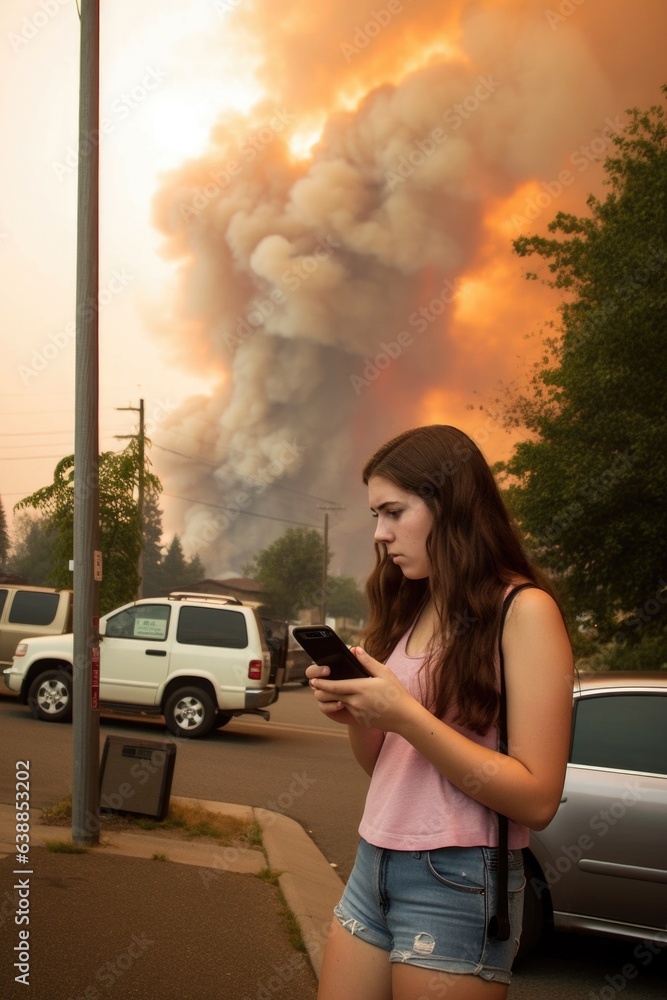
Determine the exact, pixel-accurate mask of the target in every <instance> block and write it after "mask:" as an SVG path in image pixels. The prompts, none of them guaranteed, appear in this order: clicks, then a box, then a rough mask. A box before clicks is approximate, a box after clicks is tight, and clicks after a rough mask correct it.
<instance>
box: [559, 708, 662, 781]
mask: <svg viewBox="0 0 667 1000" xmlns="http://www.w3.org/2000/svg"><path fill="white" fill-rule="evenodd" d="M665 733H667V694H665V695H660V694H652V693H650V692H645V693H637V694H608V695H595V696H590V697H586V698H579V699H578V702H577V706H576V711H575V717H574V734H573V739H572V754H571V757H570V760H571V762H572V763H573V764H587V765H589V766H591V767H613V768H617V769H619V770H623V771H649V772H651V773H653V774H656V773H657V774H667V739H665Z"/></svg>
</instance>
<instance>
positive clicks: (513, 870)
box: [334, 840, 525, 983]
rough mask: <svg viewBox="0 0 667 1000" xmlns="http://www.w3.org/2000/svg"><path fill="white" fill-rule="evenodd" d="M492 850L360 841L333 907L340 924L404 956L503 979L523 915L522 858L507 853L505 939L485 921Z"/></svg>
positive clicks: (492, 898) (492, 890) (491, 902)
mask: <svg viewBox="0 0 667 1000" xmlns="http://www.w3.org/2000/svg"><path fill="white" fill-rule="evenodd" d="M497 857H498V852H497V849H496V848H492V847H442V848H439V849H438V850H435V851H392V850H387V849H385V848H381V847H373V846H372V845H371V844H368V843H366V841H365V840H362V841H361V842H360V844H359V848H358V850H357V857H356V861H355V863H354V868H353V870H352V874H351V875H350V878H349V881H348V883H347V886H346V887H345V892H344V893H343V897H342V899H341V901H340V903H339V904H338V905H337V906H336V908H335V910H334V913H335V915H336V917H337V918H338V920H339V922H340V923H341V924H342V926H343V927H344V928H346V930H348V931H350V933H352V934H355V935H357V936H358V937H360V938H361V939H362V940H363V941H366V942H368V944H372V945H375V946H376V947H377V948H382V949H383V950H384V951H388V952H389V961H390V962H407V963H408V964H410V965H418V966H421V967H422V968H427V969H434V970H436V971H438V972H451V973H455V974H459V975H473V976H480V977H481V978H482V979H487V980H491V981H494V982H500V983H509V982H510V979H511V976H512V974H511V967H512V962H513V961H514V958H515V956H516V952H517V949H518V947H519V936H520V933H521V919H522V915H523V888H524V885H525V878H524V874H523V857H522V854H521V851H510V852H509V855H508V858H509V861H508V864H509V877H508V884H509V915H510V924H511V933H510V937H509V940H508V941H496V940H495V939H494V938H492V937H490V936H489V934H488V924H489V920H490V918H491V916H492V915H493V914H494V913H495V906H496V874H497Z"/></svg>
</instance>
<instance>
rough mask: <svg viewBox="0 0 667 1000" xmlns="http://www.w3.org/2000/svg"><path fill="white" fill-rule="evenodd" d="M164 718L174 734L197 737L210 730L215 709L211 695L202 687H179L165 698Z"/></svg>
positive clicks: (190, 737) (213, 722) (213, 723)
mask: <svg viewBox="0 0 667 1000" xmlns="http://www.w3.org/2000/svg"><path fill="white" fill-rule="evenodd" d="M164 718H165V722H166V723H167V729H168V730H169V732H170V733H173V734H174V736H182V737H184V738H185V739H197V737H199V736H206V734H207V733H208V732H210V731H211V729H212V728H213V726H214V725H215V718H216V711H215V706H214V704H213V700H212V698H211V696H210V695H209V694H207V692H206V691H204V690H203V689H202V688H198V687H187V688H179V689H178V690H177V691H174V692H173V693H172V694H170V695H169V697H168V698H167V702H166V704H165V706H164Z"/></svg>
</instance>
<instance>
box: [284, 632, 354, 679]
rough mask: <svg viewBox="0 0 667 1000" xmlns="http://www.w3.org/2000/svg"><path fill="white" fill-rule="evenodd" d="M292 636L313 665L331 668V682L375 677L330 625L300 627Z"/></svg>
mask: <svg viewBox="0 0 667 1000" xmlns="http://www.w3.org/2000/svg"><path fill="white" fill-rule="evenodd" d="M292 634H293V636H294V638H295V639H296V641H297V642H298V643H299V645H300V646H303V648H304V649H305V651H306V652H307V653H308V655H309V656H312V658H313V663H317V664H319V666H321V667H328V668H329V671H330V673H329V680H332V681H344V680H351V679H353V678H357V677H372V676H373V675H372V674H370V673H369V672H368V670H366V668H365V667H362V665H361V664H360V663H359V660H358V659H357V658H356V656H355V655H354V653H351V652H350V650H349V649H348V648H347V646H346V645H345V643H344V642H343V640H342V639H341V638H340V636H338V635H336V633H335V632H334V630H333V629H332V628H329V626H328V625H300V626H298V627H297V628H294V629H292Z"/></svg>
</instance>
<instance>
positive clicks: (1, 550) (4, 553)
mask: <svg viewBox="0 0 667 1000" xmlns="http://www.w3.org/2000/svg"><path fill="white" fill-rule="evenodd" d="M8 557H9V533H8V531H7V517H6V515H5V507H4V504H3V502H2V499H1V498H0V566H4V565H5V563H6V562H7V559H8Z"/></svg>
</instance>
